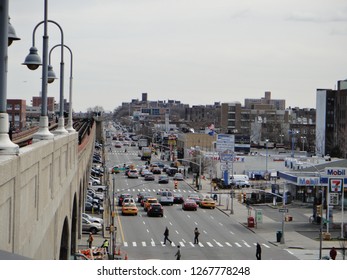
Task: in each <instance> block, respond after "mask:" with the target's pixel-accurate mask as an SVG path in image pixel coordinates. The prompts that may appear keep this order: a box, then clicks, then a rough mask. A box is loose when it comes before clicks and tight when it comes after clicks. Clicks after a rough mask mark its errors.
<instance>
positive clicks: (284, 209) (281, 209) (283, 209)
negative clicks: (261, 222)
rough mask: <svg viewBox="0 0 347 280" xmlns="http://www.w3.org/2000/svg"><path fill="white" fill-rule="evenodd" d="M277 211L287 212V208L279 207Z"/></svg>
mask: <svg viewBox="0 0 347 280" xmlns="http://www.w3.org/2000/svg"><path fill="white" fill-rule="evenodd" d="M278 211H279V212H282V213H288V211H289V209H288V208H280V209H278Z"/></svg>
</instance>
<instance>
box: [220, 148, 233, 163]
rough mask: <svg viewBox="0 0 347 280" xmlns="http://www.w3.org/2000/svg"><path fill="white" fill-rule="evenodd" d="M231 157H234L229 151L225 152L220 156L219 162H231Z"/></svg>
mask: <svg viewBox="0 0 347 280" xmlns="http://www.w3.org/2000/svg"><path fill="white" fill-rule="evenodd" d="M233 157H234V155H233V154H232V152H231V151H230V150H226V151H224V152H222V153H221V154H220V160H221V161H224V162H227V161H232V160H233Z"/></svg>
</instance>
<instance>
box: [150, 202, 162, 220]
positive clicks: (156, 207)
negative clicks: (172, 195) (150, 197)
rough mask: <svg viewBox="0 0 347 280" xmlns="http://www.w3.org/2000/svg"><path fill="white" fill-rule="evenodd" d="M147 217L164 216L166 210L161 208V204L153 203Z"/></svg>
mask: <svg viewBox="0 0 347 280" xmlns="http://www.w3.org/2000/svg"><path fill="white" fill-rule="evenodd" d="M147 216H149V217H153V216H159V217H163V216H164V209H163V206H161V204H160V203H152V204H151V205H150V207H149V208H148V211H147Z"/></svg>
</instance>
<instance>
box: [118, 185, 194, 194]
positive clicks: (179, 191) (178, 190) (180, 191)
mask: <svg viewBox="0 0 347 280" xmlns="http://www.w3.org/2000/svg"><path fill="white" fill-rule="evenodd" d="M159 189H166V188H165V187H163V188H157V189H151V188H131V187H130V188H127V189H115V192H117V193H121V192H133V193H134V194H137V193H139V192H148V193H153V194H155V195H157V192H158V190H159ZM170 191H171V192H173V193H181V194H191V193H196V191H194V190H190V189H187V190H181V189H177V190H176V189H174V190H172V189H170Z"/></svg>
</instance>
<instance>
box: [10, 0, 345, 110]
mask: <svg viewBox="0 0 347 280" xmlns="http://www.w3.org/2000/svg"><path fill="white" fill-rule="evenodd" d="M9 2H10V3H9V15H10V18H11V24H12V26H13V27H14V28H15V30H16V33H17V36H18V37H20V38H21V40H20V41H15V42H14V43H13V44H12V45H11V47H10V48H9V50H8V57H9V58H8V75H7V76H8V77H7V98H8V99H26V100H27V105H30V104H31V102H30V101H31V97H32V96H39V94H40V92H41V77H42V70H41V68H39V69H38V70H36V71H31V70H29V69H27V68H26V66H23V65H21V64H22V63H23V62H24V59H25V57H26V56H27V54H28V53H29V49H30V47H31V46H32V44H33V43H32V40H33V30H34V28H35V26H36V25H37V24H38V23H39V22H41V21H42V20H43V16H44V0H9ZM48 19H49V20H53V21H55V22H57V23H58V24H59V25H60V26H61V28H62V30H63V38H64V43H65V45H67V46H68V47H69V48H70V49H71V50H72V53H73V69H72V77H73V86H72V92H73V97H72V104H73V110H74V111H75V112H80V111H82V112H84V111H86V110H87V109H88V108H93V107H95V106H101V107H103V108H104V110H105V111H113V110H114V109H115V108H117V107H118V106H119V105H121V103H122V102H129V101H131V99H141V94H142V93H148V99H149V100H153V101H156V100H178V101H181V102H182V103H185V104H189V105H190V106H193V105H207V104H208V105H210V104H214V102H221V103H224V102H235V101H238V102H241V103H242V104H244V99H245V98H261V97H264V93H265V91H271V97H272V99H285V100H286V107H287V108H288V107H300V108H316V98H315V96H316V90H317V89H325V88H326V89H335V88H336V84H337V81H338V80H344V79H346V78H347V52H346V46H347V2H346V1H344V0H329V1H326V0H305V1H302V0H300V1H299V0H281V1H278V0H257V1H255V0H242V1H239V0H237V1H236V0H59V1H52V0H51V1H48ZM48 35H49V47H50V48H52V47H53V46H55V45H57V44H60V43H61V39H62V36H61V32H60V31H59V29H58V28H57V27H56V26H55V25H54V24H52V23H50V24H49V25H48ZM42 36H43V25H42V24H41V26H40V27H39V28H38V29H37V31H36V33H35V45H36V47H37V48H38V49H39V54H40V55H41V56H42ZM60 60H61V54H60V50H59V48H55V49H54V51H52V52H51V64H52V66H53V68H54V71H55V73H56V75H57V76H58V77H59V71H60V70H59V69H60ZM70 61H71V56H70V53H69V52H68V51H65V52H64V76H65V78H64V84H65V85H64V97H65V98H66V99H69V77H70ZM59 92H60V83H59V80H56V81H55V82H54V83H53V84H49V86H48V96H54V97H55V99H56V102H59Z"/></svg>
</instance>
